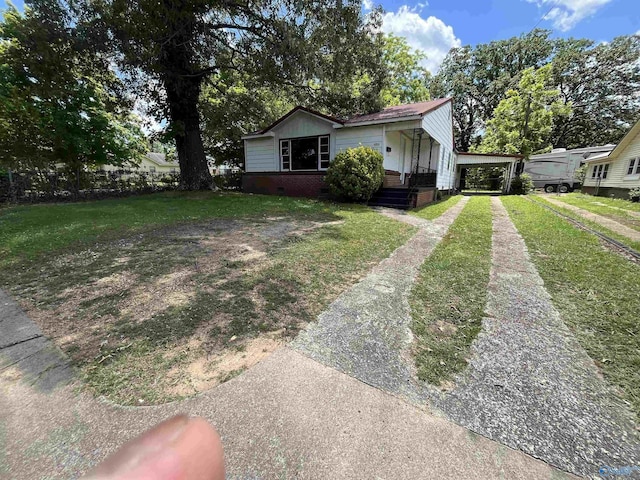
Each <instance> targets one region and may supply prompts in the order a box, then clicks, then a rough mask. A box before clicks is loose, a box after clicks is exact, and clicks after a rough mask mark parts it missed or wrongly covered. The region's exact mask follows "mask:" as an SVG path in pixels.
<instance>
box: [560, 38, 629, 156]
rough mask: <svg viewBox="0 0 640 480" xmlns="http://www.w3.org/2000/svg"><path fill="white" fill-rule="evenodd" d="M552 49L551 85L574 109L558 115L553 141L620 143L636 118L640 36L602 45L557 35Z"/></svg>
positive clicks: (566, 143) (572, 145)
mask: <svg viewBox="0 0 640 480" xmlns="http://www.w3.org/2000/svg"><path fill="white" fill-rule="evenodd" d="M554 47H555V52H554V57H553V84H554V85H556V86H557V88H558V89H559V90H560V99H561V100H562V102H563V103H565V104H567V105H571V110H572V113H571V115H570V116H564V117H559V118H557V119H556V121H555V122H554V126H553V131H552V132H551V143H552V144H553V145H554V146H555V147H566V148H578V147H585V146H589V145H605V144H607V143H618V142H619V141H620V140H621V139H622V137H623V136H624V135H625V133H626V132H627V131H628V126H629V125H633V124H634V123H635V122H636V121H637V120H638V109H639V108H640V100H639V98H638V95H637V92H638V91H640V62H638V58H640V36H638V35H626V36H621V37H617V38H614V39H613V40H612V41H611V42H600V43H596V42H594V41H592V40H586V39H574V38H569V39H557V40H556V41H555V45H554Z"/></svg>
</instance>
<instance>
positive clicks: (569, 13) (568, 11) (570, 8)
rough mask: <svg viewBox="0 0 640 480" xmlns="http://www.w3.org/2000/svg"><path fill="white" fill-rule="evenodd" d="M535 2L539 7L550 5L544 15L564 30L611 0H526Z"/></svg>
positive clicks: (556, 26)
mask: <svg viewBox="0 0 640 480" xmlns="http://www.w3.org/2000/svg"><path fill="white" fill-rule="evenodd" d="M526 1H527V2H529V3H536V4H537V5H538V6H539V7H541V8H545V9H546V8H549V7H552V6H553V8H551V10H550V11H549V13H547V14H546V15H545V17H544V19H545V20H551V21H552V22H553V26H554V27H555V28H558V29H560V30H562V31H563V32H566V31H567V30H571V29H572V28H573V27H575V26H576V24H578V22H580V21H581V20H583V19H585V18H587V17H590V16H592V15H594V14H595V13H596V12H597V11H598V10H599V9H600V8H602V7H603V6H604V5H606V4H607V3H609V2H611V0H526Z"/></svg>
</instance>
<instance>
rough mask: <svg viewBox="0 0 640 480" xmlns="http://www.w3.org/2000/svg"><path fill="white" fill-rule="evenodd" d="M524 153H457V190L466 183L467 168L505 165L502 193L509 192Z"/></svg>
mask: <svg viewBox="0 0 640 480" xmlns="http://www.w3.org/2000/svg"><path fill="white" fill-rule="evenodd" d="M523 158H524V157H523V156H522V155H503V154H499V153H467V152H458V153H457V162H456V163H457V166H456V184H455V185H456V190H461V189H462V188H461V186H463V183H464V176H465V174H466V170H468V169H470V168H474V167H503V169H504V176H503V178H504V179H505V182H504V186H503V188H502V193H509V190H510V189H511V181H512V180H513V177H515V175H516V170H517V166H518V163H520V162H521V161H522V159H523Z"/></svg>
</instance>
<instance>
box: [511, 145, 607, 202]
mask: <svg viewBox="0 0 640 480" xmlns="http://www.w3.org/2000/svg"><path fill="white" fill-rule="evenodd" d="M614 148H615V145H603V146H600V147H586V148H575V149H573V150H567V149H564V148H555V149H553V150H552V151H551V152H550V153H542V154H540V155H532V156H531V157H530V158H529V161H528V162H526V163H525V165H524V172H525V173H528V174H529V175H531V179H532V180H533V184H534V185H535V187H536V188H544V190H545V191H546V192H556V191H558V192H562V193H564V192H568V191H571V190H573V189H574V188H577V187H579V186H580V181H579V180H578V179H576V178H575V174H576V170H577V169H578V168H580V167H581V166H582V165H584V163H585V161H586V160H587V159H594V158H599V157H601V156H607V155H609V152H611V150H613V149H614Z"/></svg>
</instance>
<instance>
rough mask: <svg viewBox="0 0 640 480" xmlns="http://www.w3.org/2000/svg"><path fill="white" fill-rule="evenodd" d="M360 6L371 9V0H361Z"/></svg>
mask: <svg viewBox="0 0 640 480" xmlns="http://www.w3.org/2000/svg"><path fill="white" fill-rule="evenodd" d="M362 8H364V9H365V10H367V11H369V10H373V0H362Z"/></svg>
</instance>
